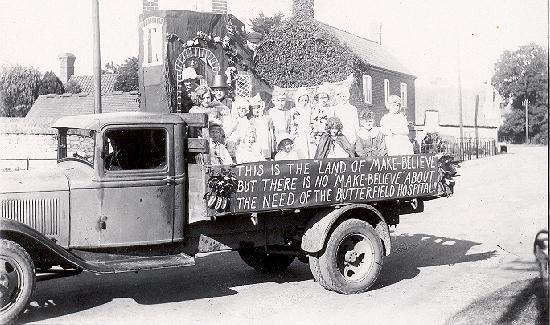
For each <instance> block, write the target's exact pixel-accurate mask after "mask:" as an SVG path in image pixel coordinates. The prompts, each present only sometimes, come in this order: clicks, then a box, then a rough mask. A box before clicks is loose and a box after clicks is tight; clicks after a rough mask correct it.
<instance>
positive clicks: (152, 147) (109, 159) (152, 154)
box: [103, 128, 167, 171]
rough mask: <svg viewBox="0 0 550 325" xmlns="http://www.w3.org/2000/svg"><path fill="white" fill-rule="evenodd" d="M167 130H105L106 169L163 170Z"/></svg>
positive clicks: (165, 158)
mask: <svg viewBox="0 0 550 325" xmlns="http://www.w3.org/2000/svg"><path fill="white" fill-rule="evenodd" d="M166 134H167V133H166V130H165V129H162V128H148V129H114V130H109V131H107V132H106V133H105V142H104V152H105V155H104V161H103V166H104V168H105V170H106V171H120V170H143V169H146V170H147V169H164V168H166V166H167V157H166V146H167V136H166Z"/></svg>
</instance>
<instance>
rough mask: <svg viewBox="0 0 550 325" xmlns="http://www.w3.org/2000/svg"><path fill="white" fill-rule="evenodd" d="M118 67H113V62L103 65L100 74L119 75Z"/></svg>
mask: <svg viewBox="0 0 550 325" xmlns="http://www.w3.org/2000/svg"><path fill="white" fill-rule="evenodd" d="M119 67H120V65H115V64H114V63H113V61H111V62H107V63H105V68H103V69H101V74H114V73H119Z"/></svg>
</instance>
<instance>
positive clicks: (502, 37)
mask: <svg viewBox="0 0 550 325" xmlns="http://www.w3.org/2000/svg"><path fill="white" fill-rule="evenodd" d="M185 1H197V0H160V4H161V6H175V7H177V5H178V4H179V3H182V2H185ZM547 1H549V0H460V1H457V0H452V1H451V0H416V1H405V0H401V1H399V0H339V1H335V0H315V18H316V19H318V20H320V21H323V22H325V23H328V24H330V25H332V26H335V27H337V28H340V29H344V30H347V31H348V32H351V33H354V34H356V35H359V36H362V37H365V38H369V39H373V40H378V39H379V34H378V31H379V30H380V26H381V30H382V46H384V47H385V48H386V49H387V50H388V51H389V52H390V53H392V54H393V55H394V56H395V57H396V58H397V59H398V60H399V61H400V62H401V63H402V64H404V65H405V66H406V67H407V68H408V70H410V71H412V72H413V74H415V75H416V76H417V77H418V79H417V85H424V84H433V82H434V81H438V83H439V84H442V85H456V83H457V80H458V71H459V68H458V67H459V62H460V72H461V78H462V83H463V85H464V86H472V87H476V86H479V85H481V84H482V83H483V82H485V81H488V80H490V78H491V75H492V72H493V69H494V64H495V62H496V61H497V60H498V58H499V56H500V54H501V53H502V52H503V51H504V50H515V49H517V48H518V47H519V46H520V45H525V44H529V43H532V42H534V43H538V44H540V45H542V46H544V47H545V48H546V47H547V43H548V23H547V19H548V18H547V17H548V16H547V15H548V11H547ZM91 3H92V2H91V0H48V1H44V0H18V1H11V0H10V1H8V0H0V4H1V6H0V8H2V10H0V44H1V46H0V65H10V64H11V65H13V64H21V65H26V66H28V65H31V66H34V67H36V68H38V69H39V70H40V71H42V72H45V71H49V70H51V71H54V72H55V73H56V74H59V61H58V58H57V56H58V54H60V53H63V52H71V53H74V54H75V55H76V58H77V59H76V62H75V73H76V74H91V73H92V66H93V61H92V60H93V59H92V15H91ZM99 3H100V26H101V54H102V63H103V64H105V63H106V62H111V61H112V62H114V63H115V64H116V63H122V62H123V61H124V59H125V58H127V57H130V56H137V54H138V53H137V52H138V19H139V14H140V13H141V9H142V0H99ZM228 6H229V11H230V13H232V14H234V15H235V16H236V17H237V18H239V19H240V20H241V21H243V22H244V23H249V21H250V19H251V18H253V17H255V16H257V15H258V13H260V12H263V13H264V14H266V15H273V14H275V13H277V12H281V13H283V14H284V15H285V16H289V15H290V14H291V8H292V0H270V1H260V0H228Z"/></svg>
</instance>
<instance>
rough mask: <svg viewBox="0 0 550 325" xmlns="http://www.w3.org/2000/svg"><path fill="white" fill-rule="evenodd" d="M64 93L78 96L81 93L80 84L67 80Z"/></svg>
mask: <svg viewBox="0 0 550 325" xmlns="http://www.w3.org/2000/svg"><path fill="white" fill-rule="evenodd" d="M65 91H66V92H68V93H71V94H79V93H81V92H82V88H81V87H80V84H79V83H78V82H76V81H74V80H69V82H67V84H66V85H65Z"/></svg>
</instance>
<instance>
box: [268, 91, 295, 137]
mask: <svg viewBox="0 0 550 325" xmlns="http://www.w3.org/2000/svg"><path fill="white" fill-rule="evenodd" d="M286 100H287V97H286V94H285V93H278V94H273V97H272V98H271V101H272V102H273V107H272V108H270V109H269V112H268V115H269V117H271V119H272V120H273V126H274V127H275V139H276V140H277V142H279V141H280V140H281V139H280V137H281V136H282V135H285V134H288V133H290V128H291V123H292V116H293V115H294V110H293V109H290V108H289V107H288V106H287V103H286Z"/></svg>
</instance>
